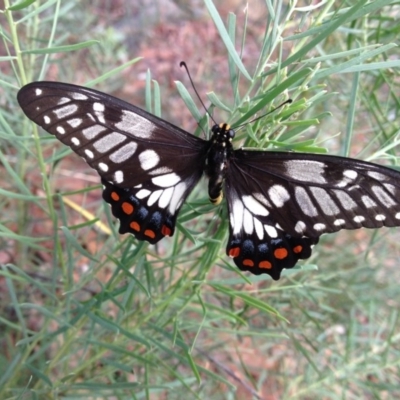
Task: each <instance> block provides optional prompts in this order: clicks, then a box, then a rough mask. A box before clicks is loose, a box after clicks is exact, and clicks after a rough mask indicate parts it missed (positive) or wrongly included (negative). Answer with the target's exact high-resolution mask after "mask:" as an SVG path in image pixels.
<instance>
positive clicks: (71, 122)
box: [67, 118, 82, 128]
mask: <svg viewBox="0 0 400 400" xmlns="http://www.w3.org/2000/svg"><path fill="white" fill-rule="evenodd" d="M81 123H82V119H81V118H72V119H69V120H68V121H67V124H68V125H69V126H71V127H72V128H77V127H78V126H79V125H80V124H81Z"/></svg>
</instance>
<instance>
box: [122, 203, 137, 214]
mask: <svg viewBox="0 0 400 400" xmlns="http://www.w3.org/2000/svg"><path fill="white" fill-rule="evenodd" d="M121 207H122V211H123V212H124V213H125V214H127V215H130V214H132V213H133V210H134V209H135V208H134V207H133V205H132V204H131V203H127V202H126V201H125V202H123V203H122V206H121Z"/></svg>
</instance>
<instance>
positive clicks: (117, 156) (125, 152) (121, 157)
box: [109, 142, 137, 164]
mask: <svg viewBox="0 0 400 400" xmlns="http://www.w3.org/2000/svg"><path fill="white" fill-rule="evenodd" d="M136 149H137V143H135V142H130V143H127V144H126V145H124V146H122V147H120V148H119V149H118V150H116V151H114V153H112V154H110V156H109V158H110V160H111V161H112V162H115V163H116V164H118V163H122V162H124V161H125V160H127V159H128V158H129V157H131V156H132V155H133V154H135V151H136Z"/></svg>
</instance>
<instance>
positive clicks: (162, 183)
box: [151, 172, 181, 187]
mask: <svg viewBox="0 0 400 400" xmlns="http://www.w3.org/2000/svg"><path fill="white" fill-rule="evenodd" d="M180 180H181V178H180V177H179V176H178V175H177V174H175V172H171V173H170V174H165V175H159V176H156V177H155V178H152V179H151V181H152V183H154V185H157V186H159V187H170V186H174V185H176V184H177V183H178V182H179V181H180Z"/></svg>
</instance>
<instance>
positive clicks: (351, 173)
mask: <svg viewBox="0 0 400 400" xmlns="http://www.w3.org/2000/svg"><path fill="white" fill-rule="evenodd" d="M343 176H345V177H346V178H349V179H350V180H352V181H354V179H356V178H357V176H358V173H357V171H354V170H352V169H346V170H345V171H343Z"/></svg>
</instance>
